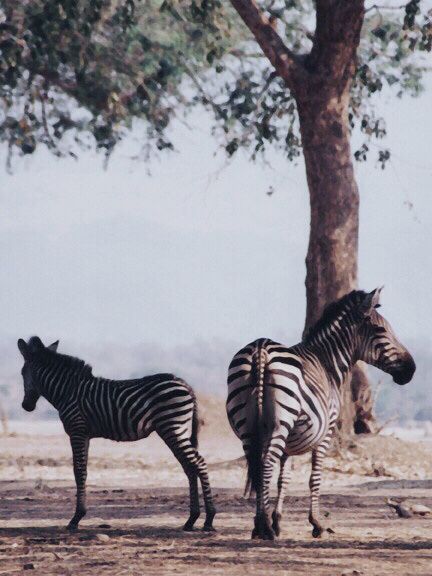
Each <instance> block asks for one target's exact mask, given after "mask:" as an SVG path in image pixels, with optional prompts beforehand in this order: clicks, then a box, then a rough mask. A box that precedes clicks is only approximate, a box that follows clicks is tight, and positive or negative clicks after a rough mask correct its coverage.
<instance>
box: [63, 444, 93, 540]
mask: <svg viewBox="0 0 432 576" xmlns="http://www.w3.org/2000/svg"><path fill="white" fill-rule="evenodd" d="M70 443H71V446H72V455H73V468H74V475H75V483H76V488H77V493H76V509H75V514H74V516H73V518H72V520H71V521H70V522H69V524H68V526H67V529H68V530H77V528H78V524H79V522H80V520H81V519H82V518H83V517H84V516H85V515H86V512H87V509H86V489H85V483H86V479H87V459H88V448H89V439H88V437H86V436H81V435H72V436H71V437H70Z"/></svg>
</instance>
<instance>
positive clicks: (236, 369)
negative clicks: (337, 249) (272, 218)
mask: <svg viewBox="0 0 432 576" xmlns="http://www.w3.org/2000/svg"><path fill="white" fill-rule="evenodd" d="M380 292H381V288H380V289H378V288H377V289H376V290H373V291H372V292H370V293H366V292H363V291H361V290H354V291H352V292H350V293H349V294H346V295H345V296H343V297H342V298H340V299H339V300H338V301H336V302H334V303H333V304H330V305H329V306H328V307H327V308H326V309H325V311H324V313H323V314H322V316H321V318H320V320H319V321H318V322H317V323H316V324H315V326H313V327H312V328H311V329H310V330H309V331H308V332H307V334H306V335H305V336H304V338H303V340H302V341H301V342H300V343H299V344H297V345H295V346H293V347H291V348H287V347H286V346H283V345H282V344H279V343H277V342H274V341H272V340H270V339H267V338H261V339H259V340H256V341H255V342H251V343H250V344H248V345H247V346H245V347H244V348H242V349H241V350H240V351H239V352H237V354H235V356H234V358H233V360H232V361H231V364H230V366H229V370H228V397H227V402H226V409H227V415H228V419H229V422H230V424H231V427H232V429H233V431H234V433H235V434H236V435H237V437H238V438H239V439H240V440H241V442H242V444H243V449H244V452H245V455H246V459H247V463H248V482H249V483H250V485H251V487H252V489H253V490H254V491H255V492H256V516H255V527H254V529H253V531H252V538H261V539H269V540H272V539H274V537H275V535H276V536H279V534H280V521H281V517H282V508H283V500H284V495H285V490H286V486H287V483H288V475H289V473H288V467H287V460H288V458H289V457H290V456H293V455H297V454H303V453H305V452H309V451H310V452H312V471H311V475H310V481H309V487H310V510H309V522H310V523H311V525H312V527H313V529H312V535H313V537H315V538H317V537H320V536H321V534H322V533H323V531H324V530H328V531H329V532H332V530H331V528H330V527H325V526H324V523H323V521H322V519H321V517H320V512H319V492H320V484H321V470H322V464H323V459H324V456H325V454H326V451H327V449H328V447H329V444H330V440H331V437H332V434H333V431H334V429H335V426H336V422H337V419H338V417H339V414H340V409H341V390H342V386H343V385H344V383H345V381H346V380H347V377H348V376H349V374H350V372H351V370H352V368H353V366H354V364H355V363H356V362H357V360H363V361H365V362H367V363H368V364H372V365H374V366H376V367H377V368H380V369H381V370H383V371H384V372H387V373H389V374H391V375H392V376H393V380H394V382H395V383H396V384H401V385H402V384H406V383H408V382H409V381H410V380H411V378H412V377H413V375H414V372H415V369H416V366H415V363H414V360H413V358H412V356H411V355H410V353H409V352H408V350H407V349H406V348H405V347H404V346H403V345H402V344H401V343H400V342H399V341H398V340H397V339H396V336H395V335H394V333H393V331H392V328H391V326H390V324H389V323H388V322H387V320H386V319H385V318H384V317H383V316H381V315H380V314H379V313H378V311H377V310H376V309H377V308H378V307H379V306H380V304H379V298H380ZM278 462H279V463H280V471H279V478H278V496H277V500H276V505H275V508H274V510H273V513H272V523H271V520H270V514H269V512H270V509H269V488H270V486H269V485H270V480H271V477H272V473H273V469H274V467H275V465H276V464H277V463H278Z"/></svg>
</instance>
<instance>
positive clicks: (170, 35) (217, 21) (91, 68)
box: [0, 0, 432, 431]
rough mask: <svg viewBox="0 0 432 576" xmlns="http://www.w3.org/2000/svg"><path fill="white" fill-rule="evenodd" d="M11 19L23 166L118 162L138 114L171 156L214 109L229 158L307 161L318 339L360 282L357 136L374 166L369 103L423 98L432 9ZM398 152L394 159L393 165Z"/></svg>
mask: <svg viewBox="0 0 432 576" xmlns="http://www.w3.org/2000/svg"><path fill="white" fill-rule="evenodd" d="M1 10H2V11H3V16H4V17H3V23H2V24H0V34H1V39H0V50H1V57H2V58H1V61H0V98H1V102H2V109H3V118H2V119H1V123H0V138H1V139H2V140H3V141H5V142H7V144H8V149H9V160H10V158H11V156H12V153H13V151H14V150H16V149H17V150H20V151H21V153H23V154H28V153H32V152H33V151H34V150H35V148H36V147H37V145H38V144H40V143H42V144H44V145H46V146H47V147H48V148H49V149H50V150H52V151H53V152H54V153H56V154H68V153H71V154H75V153H76V146H77V145H80V146H91V145H92V144H93V143H95V145H96V147H98V148H102V149H103V150H105V152H106V154H107V155H109V154H110V153H111V151H112V150H113V149H114V147H115V145H116V143H117V142H118V141H119V140H120V139H121V138H122V135H123V134H124V133H125V132H126V131H127V130H129V129H130V128H131V126H132V122H133V120H134V119H142V120H144V126H145V134H144V136H143V138H144V140H145V145H146V148H145V149H146V151H150V149H151V143H154V144H155V146H154V147H155V148H156V149H158V150H164V149H170V148H172V147H173V144H172V142H171V141H170V139H169V137H168V136H167V127H168V126H169V123H170V120H171V119H172V118H173V117H175V116H176V115H178V114H179V111H187V110H189V109H191V108H192V107H193V106H194V105H203V106H205V107H206V108H208V109H209V110H210V111H211V112H212V114H213V116H214V131H213V133H214V135H215V137H216V138H219V139H220V142H221V143H222V145H223V146H224V147H225V149H226V152H227V154H228V155H230V156H232V155H233V154H234V153H236V151H237V150H239V149H241V148H245V149H249V150H251V152H252V154H251V156H252V158H253V159H256V158H257V157H258V156H259V155H262V154H265V152H266V150H267V148H268V147H269V146H270V145H271V146H276V147H279V148H281V149H282V150H283V152H284V153H285V154H286V156H287V158H288V159H289V160H294V159H295V158H296V157H298V155H299V154H300V153H301V151H303V154H304V158H305V164H306V172H307V180H308V186H309V192H310V203H311V228H310V231H311V232H310V242H309V248H308V254H307V258H306V295H307V314H306V329H307V328H308V327H309V326H310V325H311V324H313V323H314V322H315V320H316V319H317V318H318V317H319V315H320V314H321V312H322V309H323V307H324V306H325V305H326V304H327V303H329V302H330V301H332V300H334V299H335V298H338V297H339V296H341V295H342V294H343V293H345V292H347V291H349V290H351V289H352V288H354V287H356V284H357V248H358V206H359V192H358V189H357V185H356V182H355V179H354V173H353V163H352V155H351V150H350V132H351V131H352V129H353V128H354V127H355V126H356V125H358V126H359V128H360V130H361V132H362V133H363V134H364V137H365V141H364V143H363V144H362V146H361V147H360V148H359V149H358V150H356V151H355V153H354V157H355V158H356V159H357V160H359V161H363V160H366V157H367V155H368V152H369V148H370V143H369V141H370V140H371V139H372V138H382V137H383V136H384V135H385V124H384V121H383V120H382V119H381V118H376V117H375V114H374V111H373V101H372V100H371V98H370V96H371V95H373V94H374V93H376V92H379V91H380V90H382V89H383V88H384V86H391V87H392V88H393V89H394V90H397V91H398V94H400V95H401V94H403V93H409V94H414V95H415V94H418V93H419V91H420V90H421V87H422V84H421V76H422V73H423V72H424V70H425V69H426V66H425V64H424V63H423V62H422V60H421V58H418V54H419V53H420V54H421V52H425V51H430V49H431V45H432V24H431V14H430V13H429V14H428V13H427V12H426V11H424V10H423V12H422V11H421V9H420V2H419V0H410V1H409V2H407V3H406V4H405V5H403V6H400V7H398V8H394V9H388V8H386V7H381V8H380V7H378V6H376V5H372V6H370V7H369V9H368V12H367V14H366V12H365V7H364V0H350V1H349V2H347V1H346V0H316V1H315V2H314V3H312V1H300V0H268V1H263V2H261V3H260V6H258V4H257V3H256V2H255V1H254V0H231V6H230V5H229V4H227V3H224V2H222V0H163V1H162V2H158V1H157V0H142V1H141V2H134V1H133V0H123V1H112V2H109V1H103V0H96V1H95V2H91V3H89V2H85V1H84V0H80V1H78V2H77V1H75V0H32V1H30V0H27V1H25V2H21V3H18V4H17V3H16V2H15V1H14V0H4V1H3V3H2V8H1ZM236 13H237V14H238V15H239V16H240V19H239V18H238V17H237V15H236ZM365 14H366V20H365ZM314 20H315V26H313V22H314ZM256 43H258V45H259V47H260V50H257V49H256ZM414 52H417V58H416V59H414V58H413V54H414ZM71 136H73V138H71ZM74 141H75V144H74ZM389 157H390V153H389V151H388V150H386V149H385V148H381V149H379V155H378V160H379V162H380V163H381V165H382V166H384V165H385V163H386V161H387V160H388V159H389ZM351 395H352V399H353V400H354V403H355V412H356V416H354V413H353V412H354V411H353V406H352V403H351V402H347V403H346V405H347V407H348V412H350V413H348V412H347V414H345V417H344V421H345V422H346V423H348V426H352V422H353V419H354V420H355V423H354V425H355V428H356V430H357V431H368V429H369V428H370V422H371V419H372V406H371V395H370V390H369V386H368V382H367V378H366V377H365V375H364V374H363V373H362V372H361V371H358V372H357V377H356V378H354V379H353V387H352V391H351Z"/></svg>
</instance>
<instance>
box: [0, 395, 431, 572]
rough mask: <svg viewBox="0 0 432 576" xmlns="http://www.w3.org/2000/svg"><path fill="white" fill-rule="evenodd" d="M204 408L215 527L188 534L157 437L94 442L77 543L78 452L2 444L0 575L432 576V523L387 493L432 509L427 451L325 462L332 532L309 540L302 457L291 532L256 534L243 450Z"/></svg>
mask: <svg viewBox="0 0 432 576" xmlns="http://www.w3.org/2000/svg"><path fill="white" fill-rule="evenodd" d="M217 404H218V403H217V402H216V401H212V402H210V403H209V402H206V403H205V409H204V410H203V417H204V420H205V423H206V425H205V426H204V427H203V431H202V434H201V451H202V453H203V455H204V456H205V457H206V459H207V461H208V463H209V469H210V479H211V481H212V485H213V490H214V495H215V502H216V505H217V509H218V515H217V516H216V520H215V526H216V528H217V532H216V533H214V534H208V533H205V532H202V531H201V530H199V527H200V526H202V523H203V520H204V519H203V518H200V519H199V520H198V522H197V527H198V529H197V530H196V531H195V532H192V533H185V532H182V530H181V525H182V524H183V523H184V521H185V520H186V518H187V515H188V490H187V481H186V478H185V477H184V474H183V472H182V471H181V469H180V467H179V466H178V464H177V463H176V461H175V460H174V458H173V457H172V455H171V454H170V452H169V451H168V450H167V449H166V447H165V446H163V444H162V443H161V442H160V441H159V439H158V438H157V437H150V438H149V439H147V440H143V441H141V442H137V443H128V444H115V443H112V442H109V441H103V440H97V441H92V444H91V451H90V460H89V477H88V514H87V517H86V518H85V519H84V520H83V521H82V525H81V528H80V530H79V531H78V532H76V533H74V534H69V533H68V532H67V531H66V530H65V528H64V527H65V525H66V524H67V521H68V520H69V519H70V517H71V515H72V512H73V503H74V483H73V474H72V466H71V457H70V448H69V443H68V439H67V437H66V436H65V435H64V434H56V435H49V436H48V435H44V434H43V429H42V430H41V432H40V434H38V435H35V433H34V432H33V433H32V434H31V435H30V434H29V435H25V434H17V435H12V436H9V437H6V438H4V437H3V438H0V574H8V575H9V574H10V575H12V574H24V573H25V574H44V575H54V574H59V575H71V576H72V575H75V574H80V575H82V576H86V575H89V574H91V575H95V574H103V575H113V576H114V575H115V576H120V575H123V574H124V575H126V574H127V575H138V574H139V575H141V574H145V575H147V574H149V575H153V574H158V575H159V574H163V575H165V574H166V575H171V574H173V575H174V574H176V575H179V574H197V575H201V574H202V575H205V576H211V575H216V574H229V575H233V576H236V575H240V574H263V575H264V574H271V575H275V576H278V575H282V574H283V575H284V576H291V575H294V574H296V575H298V574H307V575H313V576H318V575H320V576H327V575H328V576H342V575H345V576H348V575H349V576H359V575H361V576H366V575H367V576H381V575H382V576H386V575H392V576H393V575H394V574H398V575H405V574H406V575H408V574H409V575H412V574H416V575H418V576H423V575H424V576H426V575H427V576H431V575H432V517H431V516H430V515H429V516H425V517H420V516H414V517H412V518H408V519H403V518H399V517H398V516H397V515H396V514H395V512H394V511H393V510H392V509H390V508H389V507H388V506H387V505H386V500H387V498H388V497H392V498H395V497H400V498H407V499H408V500H409V502H411V503H421V504H424V505H426V506H429V507H430V508H432V445H431V444H428V443H422V442H418V443H412V442H411V443H407V442H402V441H400V440H396V439H394V438H388V437H368V438H363V439H361V440H358V441H356V443H355V445H353V446H351V447H350V449H349V450H348V449H347V450H345V451H344V452H343V453H342V454H340V455H337V456H333V457H332V458H329V459H328V461H327V464H326V471H325V473H324V483H323V496H322V510H323V511H324V512H326V514H328V517H327V521H328V523H329V524H331V526H332V528H333V529H334V530H335V534H328V535H326V536H325V537H323V538H322V539H319V540H314V539H313V538H312V536H311V529H310V526H309V524H308V521H307V515H308V490H307V481H308V474H309V464H308V458H307V457H303V458H299V459H297V460H296V461H295V464H294V470H293V479H292V483H291V489H290V495H289V497H287V499H286V507H285V510H286V512H285V516H284V520H283V532H282V535H281V537H280V538H279V539H278V540H277V541H275V542H259V541H256V540H254V541H252V540H251V539H250V533H251V529H252V523H253V515H254V503H253V502H252V501H248V500H245V499H243V497H242V492H243V486H244V476H245V475H244V465H243V462H242V460H241V458H240V457H241V446H240V444H239V443H238V441H237V439H236V438H235V437H234V436H233V435H232V433H230V431H229V430H228V428H227V426H226V424H225V423H224V422H223V420H222V419H220V418H219V414H222V415H223V412H221V411H220V406H218V405H217Z"/></svg>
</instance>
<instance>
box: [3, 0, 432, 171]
mask: <svg viewBox="0 0 432 576" xmlns="http://www.w3.org/2000/svg"><path fill="white" fill-rule="evenodd" d="M260 7H261V8H262V9H265V11H266V13H267V15H268V16H269V17H270V21H271V22H272V24H273V25H274V26H277V28H278V31H279V33H280V34H281V36H282V38H283V39H284V40H286V43H287V45H289V46H290V48H291V50H292V51H293V52H295V53H296V54H299V55H300V56H301V55H302V54H303V53H306V52H307V51H308V50H310V46H311V42H312V35H313V29H314V18H315V10H314V4H313V2H312V1H310V0H305V1H303V0H279V1H278V0H268V1H266V2H261V3H260ZM431 47H432V11H431V10H430V11H427V10H425V9H423V8H422V5H421V2H420V1H419V0H411V1H409V2H406V3H404V4H403V5H402V6H397V7H391V6H388V5H383V6H378V5H375V4H374V5H372V4H371V5H370V6H369V7H368V8H367V14H366V19H365V23H364V26H363V30H362V37H361V43H360V49H359V52H358V61H357V70H356V75H355V81H354V83H353V86H352V89H351V104H350V123H351V126H352V127H354V126H356V125H358V126H359V128H360V130H361V132H362V133H363V134H364V142H363V144H362V146H361V147H360V148H359V149H358V150H356V151H355V157H356V159H357V160H360V161H361V160H365V159H366V157H367V154H368V151H369V145H368V143H369V141H370V139H372V138H378V139H380V138H382V137H383V136H385V133H386V127H385V121H384V119H383V118H380V117H377V115H376V114H375V112H374V106H373V99H371V96H372V95H373V94H375V93H377V92H380V91H382V90H383V89H384V88H385V87H391V89H392V90H393V91H394V92H395V94H397V95H398V96H401V95H403V94H409V95H417V94H418V93H419V92H420V91H421V90H422V87H423V85H422V78H423V75H424V73H425V71H426V70H427V62H426V60H425V58H424V57H422V56H421V55H422V53H424V52H430V50H431ZM0 54H1V58H0V102H1V107H0V139H1V141H2V142H3V143H5V144H6V145H7V147H8V150H9V154H8V163H9V164H10V162H11V158H12V155H13V153H14V152H15V151H18V152H19V153H21V154H31V153H33V152H34V151H35V150H36V148H37V147H38V146H39V145H41V144H42V145H44V146H46V147H47V148H49V149H50V150H51V151H52V152H53V153H54V154H56V155H68V154H71V155H76V154H77V153H78V152H79V150H80V148H92V147H96V148H98V149H102V150H103V151H105V153H106V154H107V155H109V154H110V153H111V152H112V150H113V149H114V148H115V146H116V144H117V143H118V142H119V141H120V140H121V139H122V137H123V136H124V135H125V134H126V133H127V131H128V130H130V129H131V127H132V124H133V122H134V120H135V119H137V120H142V121H143V122H141V123H139V124H138V125H139V126H140V128H139V129H142V130H143V145H144V147H145V148H144V149H145V150H146V151H147V152H150V151H152V150H163V149H170V148H172V147H173V143H172V142H171V140H170V138H169V132H168V130H167V129H168V127H169V125H170V122H171V121H172V120H173V119H174V118H176V117H182V116H183V114H185V113H187V112H188V111H189V110H191V109H192V108H193V107H195V106H204V107H205V108H206V109H208V110H209V111H210V112H211V114H212V118H213V133H214V135H215V137H216V138H217V141H218V143H219V144H220V145H221V146H223V147H224V148H225V150H226V152H227V153H228V154H229V155H233V154H234V153H235V152H236V150H238V149H239V148H246V149H248V150H249V151H250V154H251V156H252V157H253V158H255V157H256V156H257V155H258V154H260V153H262V152H265V150H266V149H267V148H268V147H269V146H270V145H272V146H276V147H277V148H280V149H282V150H283V152H284V153H285V154H286V156H287V158H288V159H290V160H292V159H294V158H296V157H297V156H298V155H299V154H300V151H301V141H300V135H299V128H298V118H297V111H296V104H295V101H294V99H293V97H292V95H291V94H290V92H289V90H287V88H286V86H285V84H284V83H283V80H282V79H281V78H279V77H277V75H276V74H275V73H274V71H273V70H272V68H271V66H270V64H269V62H268V60H267V59H266V58H265V56H264V55H263V54H262V53H261V51H260V50H259V49H258V47H257V45H256V43H255V41H254V40H253V39H252V38H251V36H250V33H249V32H248V31H247V30H246V28H245V26H244V24H243V23H242V22H241V20H240V19H239V17H238V15H237V14H236V12H235V11H234V10H233V8H232V7H231V6H230V4H229V3H227V2H223V1H222V0H141V1H138V0H112V1H110V0H94V1H93V2H86V1H84V0H24V1H23V2H20V3H17V2H16V1H15V0H2V2H1V5H0ZM388 158H389V151H388V150H386V149H385V148H381V149H380V150H379V161H380V162H381V163H382V165H384V164H385V162H386V160H387V159H388Z"/></svg>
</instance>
